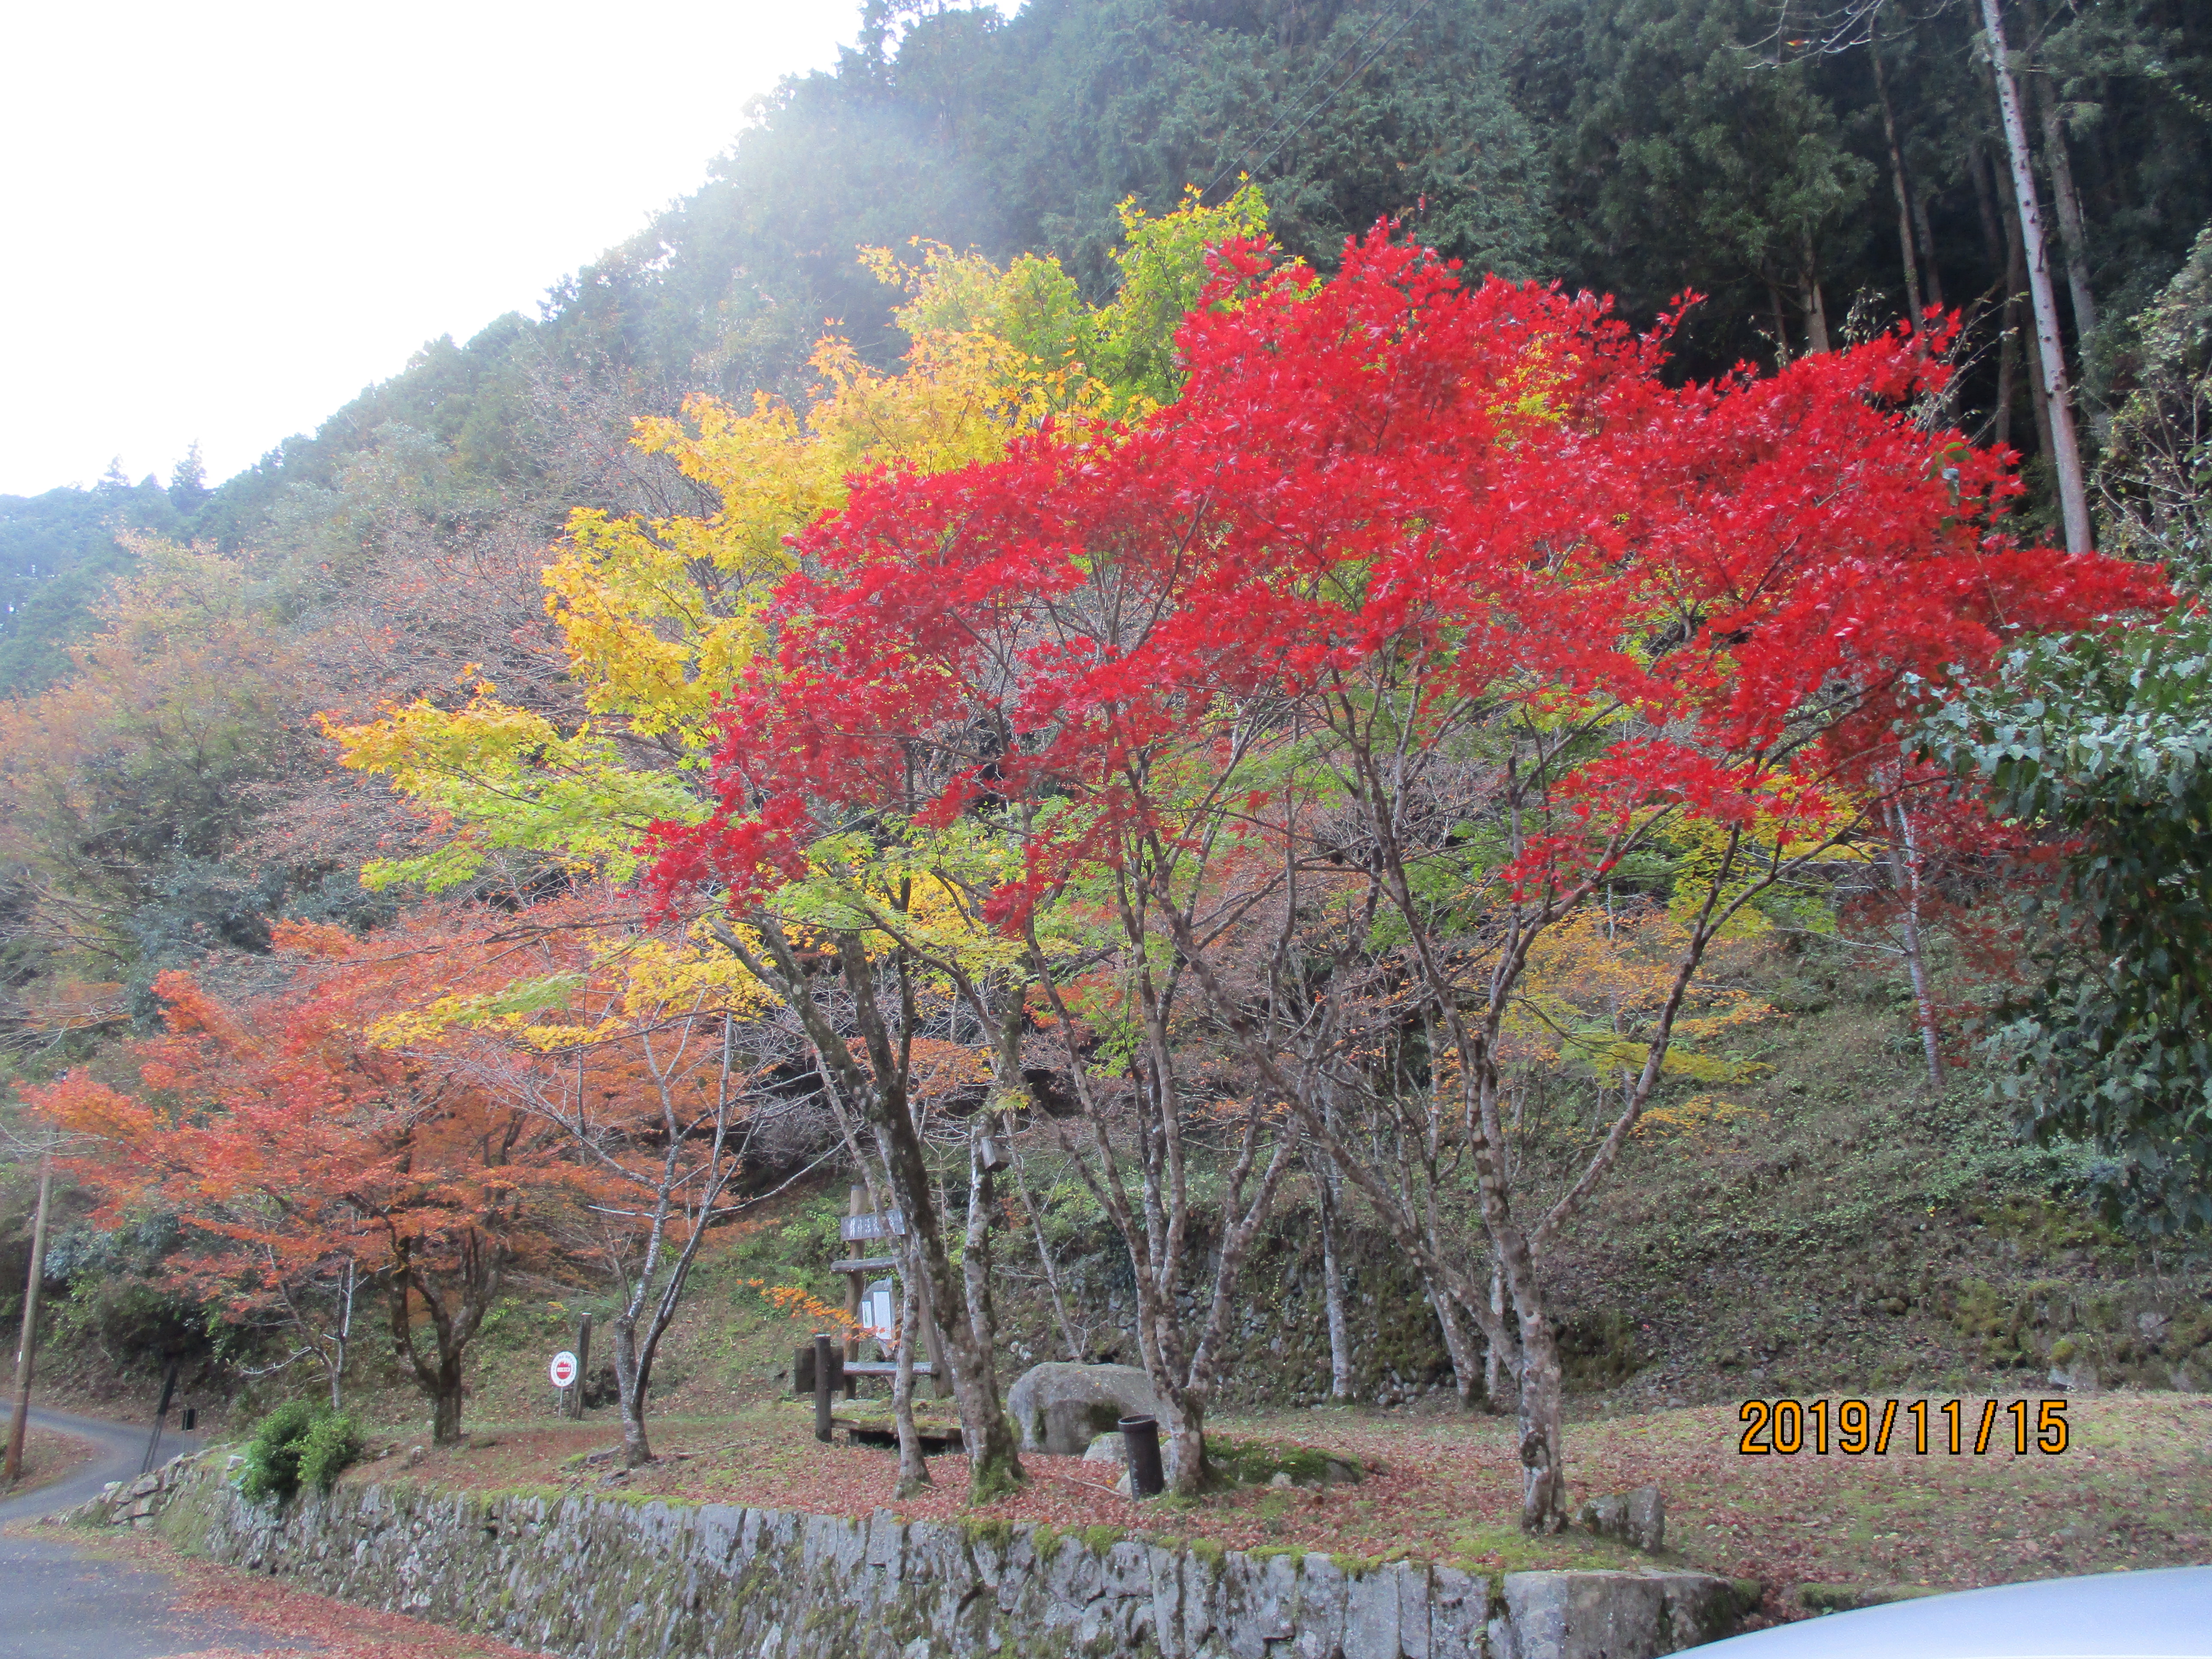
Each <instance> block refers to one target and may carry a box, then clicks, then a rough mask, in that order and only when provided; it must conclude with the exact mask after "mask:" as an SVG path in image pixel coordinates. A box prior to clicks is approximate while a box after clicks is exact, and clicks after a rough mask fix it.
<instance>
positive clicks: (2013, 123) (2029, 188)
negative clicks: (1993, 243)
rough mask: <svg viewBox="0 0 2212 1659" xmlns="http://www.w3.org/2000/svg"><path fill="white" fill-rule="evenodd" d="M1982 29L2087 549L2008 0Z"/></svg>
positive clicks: (2065, 488)
mask: <svg viewBox="0 0 2212 1659" xmlns="http://www.w3.org/2000/svg"><path fill="white" fill-rule="evenodd" d="M1981 3H1982V27H1983V29H1984V32H1985V33H1986V34H1987V36H1988V41H1989V49H1990V74H1991V76H1992V77H1993V78H1994V79H1995V81H1996V90H1997V108H1998V110H1999V112H2001V113H2002V116H2003V118H2004V134H2005V151H2006V155H2007V156H2008V159H2009V161H2010V162H2011V164H2012V182H2013V197H2014V200H2015V202H2016V203H2017V204H2018V205H2019V210H2020V230H2021V239H2022V240H2023V241H2024V242H2025V243H2026V245H2027V291H2028V296H2029V298H2030V300H2031V301H2033V307H2034V312H2035V337H2036V344H2037V348H2038V355H2039V356H2040V358H2041V359H2042V362H2041V365H2040V367H2041V369H2042V375H2041V384H2042V386H2043V390H2044V396H2045V401H2046V403H2047V404H2048V405H2049V418H2050V422H2051V462H2052V465H2053V466H2054V467H2055V469H2056V470H2057V475H2058V505H2059V512H2060V515H2061V516H2062V517H2063V520H2065V525H2066V550H2067V551H2068V552H2069V553H2076V554H2079V553H2087V552H2088V551H2090V550H2091V549H2092V547H2093V541H2092V538H2091V536H2090V531H2089V496H2088V491H2087V487H2086V486H2085V484H2084V483H2083V481H2082V477H2081V447H2080V445H2079V443H2078V442H2077V441H2075V433H2074V409H2073V399H2072V395H2071V393H2070V392H2069V390H2068V387H2067V384H2066V358H2065V349H2064V346H2063V343H2062V341H2061V340H2060V337H2059V332H2058V303H2057V298H2056V297H2055V296H2054V295H2053V294H2052V292H2051V256H2050V252H2049V250H2048V248H2047V246H2046V245H2045V238H2044V234H2043V215H2042V211H2041V210H2040V209H2039V207H2038V205H2037V204H2036V199H2035V166H2034V157H2033V155H2032V154H2031V153H2030V151H2029V149H2028V143H2027V123H2026V121H2025V120H2024V119H2023V118H2022V117H2021V100H2020V88H2019V86H2018V85H2017V84H2016V83H2015V81H2014V79H2013V72H2012V64H2011V63H2010V61H2009V60H2008V53H2007V48H2006V46H2005V37H2004V17H2003V15H2002V0H1981Z"/></svg>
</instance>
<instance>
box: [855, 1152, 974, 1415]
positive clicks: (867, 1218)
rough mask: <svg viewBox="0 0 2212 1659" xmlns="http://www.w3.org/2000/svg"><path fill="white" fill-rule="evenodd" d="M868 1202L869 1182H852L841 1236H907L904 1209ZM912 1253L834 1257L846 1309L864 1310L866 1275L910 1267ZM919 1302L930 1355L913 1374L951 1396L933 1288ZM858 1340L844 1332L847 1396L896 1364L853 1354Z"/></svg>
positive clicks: (863, 1243) (863, 1241)
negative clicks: (879, 1208) (872, 1206)
mask: <svg viewBox="0 0 2212 1659" xmlns="http://www.w3.org/2000/svg"><path fill="white" fill-rule="evenodd" d="M866 1202H867V1189H866V1188H863V1187H854V1188H852V1189H851V1190H850V1191H849V1193H848V1194H847V1203H848V1210H849V1213H848V1214H847V1215H846V1217H845V1218H844V1219H843V1220H842V1221H841V1222H839V1223H838V1224H837V1233H838V1237H840V1238H841V1239H842V1241H843V1242H844V1243H846V1244H848V1245H854V1246H859V1247H860V1248H862V1249H866V1247H867V1246H869V1245H871V1244H877V1245H878V1249H880V1248H881V1246H880V1244H878V1241H879V1240H883V1241H889V1240H896V1239H902V1238H904V1237H906V1217H905V1215H904V1214H902V1212H899V1211H897V1210H885V1211H884V1212H881V1213H880V1214H878V1213H873V1212H868V1211H866V1210H864V1209H862V1208H861V1206H863V1205H864V1204H866ZM910 1255H912V1252H911V1251H900V1252H898V1253H896V1254H885V1255H854V1256H851V1257H848V1258H847V1259H845V1260H842V1261H833V1262H831V1263H830V1264H829V1270H830V1271H831V1272H832V1273H842V1274H844V1275H845V1287H846V1288H845V1310H846V1311H847V1312H848V1313H850V1314H853V1315H854V1316H858V1314H859V1312H860V1304H861V1298H862V1297H864V1296H865V1295H866V1279H867V1276H868V1275H869V1274H870V1273H906V1272H907V1271H908V1267H907V1261H908V1256H910ZM915 1302H916V1304H917V1305H918V1306H919V1308H920V1310H921V1318H920V1320H919V1321H918V1323H919V1324H920V1325H921V1333H920V1334H921V1348H922V1352H923V1353H924V1354H925V1355H927V1362H926V1363H925V1364H919V1365H916V1366H915V1368H914V1369H915V1375H916V1376H927V1377H928V1378H929V1391H930V1392H931V1393H932V1394H933V1395H936V1397H937V1398H938V1399H939V1400H944V1399H947V1398H949V1397H950V1396H951V1393H952V1378H951V1374H950V1373H949V1372H947V1371H946V1370H945V1351H944V1346H943V1344H942V1343H941V1342H940V1341H939V1338H938V1334H937V1321H936V1318H935V1317H934V1316H933V1314H932V1312H931V1309H930V1297H929V1291H928V1287H927V1285H924V1286H922V1287H921V1295H920V1296H919V1297H916V1298H915ZM902 1340H911V1339H902ZM859 1349H860V1335H859V1333H857V1332H854V1333H853V1334H849V1335H848V1337H847V1338H846V1343H845V1352H846V1355H847V1358H848V1364H847V1367H846V1370H845V1389H846V1393H847V1395H848V1397H853V1396H857V1395H858V1394H859V1393H860V1377H862V1376H881V1375H888V1374H889V1373H890V1370H892V1369H893V1368H892V1366H891V1365H890V1364H884V1363H881V1362H878V1361H872V1360H858V1359H855V1358H853V1356H854V1355H855V1354H857V1352H859Z"/></svg>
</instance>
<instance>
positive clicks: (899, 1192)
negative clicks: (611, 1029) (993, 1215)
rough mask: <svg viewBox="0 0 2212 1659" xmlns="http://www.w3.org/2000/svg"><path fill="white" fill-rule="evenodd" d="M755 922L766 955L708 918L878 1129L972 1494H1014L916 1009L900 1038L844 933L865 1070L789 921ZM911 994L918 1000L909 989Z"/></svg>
mask: <svg viewBox="0 0 2212 1659" xmlns="http://www.w3.org/2000/svg"><path fill="white" fill-rule="evenodd" d="M752 920H753V924H754V926H755V927H757V928H758V929H759V932H760V936H761V940H762V943H763V945H765V946H766V954H765V956H763V954H762V953H761V952H760V951H755V950H754V949H752V948H751V947H750V946H749V945H747V944H746V943H745V942H744V940H743V939H739V938H738V936H737V934H735V933H732V931H731V930H730V929H729V927H727V926H726V925H725V924H724V923H723V922H722V921H720V918H719V917H714V918H710V920H709V921H708V927H709V928H710V930H711V931H712V932H713V933H714V938H715V939H716V941H717V942H718V943H720V945H722V947H723V948H724V949H725V950H726V951H729V952H730V953H731V954H732V956H734V957H737V958H738V960H739V961H740V962H743V963H744V964H745V966H746V968H747V969H749V970H750V972H751V973H752V974H753V975H754V976H755V977H757V978H758V979H759V980H760V981H761V982H762V983H763V984H765V985H767V986H769V987H770V988H771V989H773V990H774V991H775V993H776V994H777V995H779V996H781V998H782V999H783V1000H785V1002H786V1003H787V1004H788V1005H789V1006H790V1007H791V1008H792V1010H793V1012H795V1013H796V1014H797V1015H798V1016H799V1022H800V1024H801V1025H802V1026H803V1027H804V1029H805V1032H806V1040H807V1044H808V1046H809V1047H810V1048H812V1049H813V1051H814V1057H815V1060H816V1063H817V1064H818V1065H819V1066H821V1067H822V1069H823V1072H824V1073H825V1074H828V1075H829V1076H831V1077H833V1078H834V1079H835V1081H836V1086H837V1087H839V1088H841V1089H842V1090H843V1091H845V1093H846V1095H847V1097H848V1098H849V1099H852V1100H854V1101H858V1102H859V1103H860V1104H861V1106H862V1108H863V1109H864V1111H865V1113H866V1117H867V1120H868V1123H869V1126H870V1127H871V1128H872V1129H873V1131H874V1132H875V1135H876V1140H877V1145H878V1147H879V1148H880V1149H881V1151H882V1153H883V1159H884V1173H885V1174H886V1175H887V1176H889V1177H890V1183H891V1193H892V1195H893V1196H894V1197H896V1199H897V1200H898V1205H899V1208H900V1209H901V1210H902V1212H904V1214H905V1216H906V1225H907V1234H908V1249H909V1250H911V1251H912V1252H913V1260H914V1263H915V1268H916V1269H917V1271H918V1273H919V1274H920V1276H921V1295H922V1296H924V1297H927V1301H928V1304H929V1307H930V1310H931V1311H932V1313H933V1315H934V1316H935V1319H936V1326H937V1333H938V1340H939V1344H940V1345H941V1358H942V1359H943V1361H944V1363H945V1367H946V1368H947V1369H948V1370H951V1374H952V1392H953V1395H954V1397H955V1399H956V1400H957V1401H958V1402H959V1407H960V1432H961V1438H962V1440H963V1442H964V1443H965V1444H966V1446H967V1449H968V1496H969V1502H971V1503H975V1504H987V1503H989V1502H990V1501H991V1500H992V1499H993V1498H1000V1497H1003V1496H1005V1495H1006V1493H1007V1492H1011V1491H1012V1490H1013V1489H1014V1488H1015V1487H1016V1486H1018V1485H1019V1484H1020V1482H1021V1481H1022V1480H1024V1478H1025V1474H1024V1470H1023V1468H1022V1460H1021V1448H1020V1445H1019V1443H1018V1441H1017V1440H1016V1439H1015V1437H1014V1433H1013V1425H1012V1423H1011V1422H1010V1421H1008V1419H1007V1417H1006V1408H1005V1407H1004V1406H1003V1405H1002V1404H1001V1403H1000V1397H999V1378H998V1374H997V1371H996V1370H995V1369H994V1364H993V1360H994V1356H993V1355H992V1353H991V1352H990V1350H989V1349H988V1348H987V1347H985V1346H982V1344H981V1342H980V1341H979V1340H977V1336H976V1333H975V1331H973V1330H972V1329H971V1328H970V1327H969V1321H968V1316H967V1311H966V1310H965V1308H964V1307H963V1305H962V1304H963V1300H964V1298H963V1297H962V1295H961V1294H960V1291H959V1290H958V1289H957V1286H956V1283H955V1280H954V1278H953V1272H952V1258H951V1252H950V1251H948V1250H947V1249H945V1231H944V1226H943V1222H942V1218H941V1216H940V1214H939V1209H938V1204H937V1194H936V1192H935V1189H934V1187H933V1182H932V1181H931V1178H930V1173H929V1164H928V1160H927V1158H925V1157H924V1156H923V1153H922V1147H921V1134H920V1133H919V1132H918V1131H917V1130H916V1128H915V1121H914V1111H913V1107H912V1105H911V1103H910V1101H909V1099H908V1095H907V1091H906V1072H905V1068H904V1066H902V1064H901V1061H900V1055H901V1053H902V1037H903V1036H904V1035H906V1034H908V1033H910V1031H911V1029H912V1026H911V1018H910V1013H911V1011H910V1008H908V1009H903V1010H902V1012H903V1014H904V1015H905V1016H906V1017H905V1018H902V1028H901V1034H900V1035H899V1036H895V1035H894V1034H893V1032H892V1030H891V1028H890V1025H889V1024H887V1023H886V1022H885V1020H884V1009H883V1005H882V1003H881V1002H880V1001H879V1000H878V996H877V992H876V973H875V969H874V967H873V966H872V964H871V963H870V962H869V960H868V956H867V951H866V949H865V948H864V947H863V945H862V944H861V941H860V935H859V934H857V933H839V934H836V935H835V938H836V947H837V955H838V960H839V961H840V962H841V963H842V965H843V967H844V970H845V984H846V987H847V989H848V991H849V992H850V993H851V994H852V997H853V1010H854V1022H855V1024H857V1025H858V1026H859V1027H860V1036H861V1040H862V1042H863V1043H864V1045H865V1046H866V1050H867V1054H868V1066H867V1069H866V1070H865V1071H864V1070H862V1069H861V1067H860V1063H859V1062H858V1060H855V1059H854V1054H853V1051H852V1048H851V1047H850V1046H849V1045H848V1042H846V1040H845V1037H844V1036H843V1034H842V1033H841V1032H840V1031H839V1030H837V1028H836V1025H835V1024H833V1023H832V1022H831V1021H830V1019H829V1016H828V1014H827V1013H825V1012H823V1008H822V1006H821V1005H820V1004H819V1003H818V1002H817V1001H816V1000H815V998H814V994H813V992H812V989H811V981H810V979H809V977H808V975H807V974H806V972H805V969H802V968H801V967H800V966H799V958H798V956H797V955H796V953H795V952H794V951H793V949H792V946H791V941H790V940H789V939H788V938H787V937H786V936H785V933H784V931H783V927H782V925H781V923H780V922H779V921H777V920H776V918H775V916H774V915H769V914H767V913H765V912H760V913H756V915H754V917H753V918H752ZM910 1001H911V998H910V996H908V995H905V994H902V1003H910Z"/></svg>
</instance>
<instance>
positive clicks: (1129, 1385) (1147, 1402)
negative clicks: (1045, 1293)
mask: <svg viewBox="0 0 2212 1659" xmlns="http://www.w3.org/2000/svg"><path fill="white" fill-rule="evenodd" d="M1006 1410H1007V1411H1008V1412H1009V1413H1012V1417H1013V1419H1014V1424H1015V1426H1016V1427H1017V1428H1018V1429H1019V1430H1020V1431H1021V1437H1022V1449H1023V1450H1024V1451H1033V1452H1045V1453H1048V1454H1049V1455H1053V1456H1057V1457H1080V1456H1082V1455H1083V1454H1084V1453H1085V1451H1087V1450H1089V1449H1090V1447H1091V1441H1092V1439H1093V1438H1094V1437H1097V1436H1098V1435H1102V1434H1111V1433H1113V1432H1114V1431H1115V1430H1116V1429H1117V1428H1118V1427H1120V1425H1121V1419H1123V1418H1125V1417H1158V1416H1159V1415H1160V1397H1159V1395H1158V1394H1157V1393H1155V1392H1154V1391H1153V1389H1152V1378H1151V1377H1149V1376H1146V1375H1145V1374H1144V1372H1143V1371H1141V1370H1138V1369H1137V1367H1135V1366H1134V1365H1070V1364H1063V1363H1060V1362H1057V1361H1051V1362H1048V1363H1046V1364H1042V1365H1032V1366H1030V1368H1029V1370H1025V1371H1024V1372H1023V1373H1022V1374H1021V1376H1019V1377H1018V1378H1016V1379H1015V1382H1014V1386H1013V1387H1012V1389H1010V1390H1008V1392H1007V1395H1006Z"/></svg>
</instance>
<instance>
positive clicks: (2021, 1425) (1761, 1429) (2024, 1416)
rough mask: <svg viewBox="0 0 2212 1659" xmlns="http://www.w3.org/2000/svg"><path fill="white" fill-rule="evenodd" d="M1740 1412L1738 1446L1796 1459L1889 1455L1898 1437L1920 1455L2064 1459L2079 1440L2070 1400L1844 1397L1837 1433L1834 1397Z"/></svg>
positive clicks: (1746, 1406)
mask: <svg viewBox="0 0 2212 1659" xmlns="http://www.w3.org/2000/svg"><path fill="white" fill-rule="evenodd" d="M2031 1410H2033V1413H2034V1425H2033V1433H2031V1432H2030V1429H2029V1416H2028V1414H2029V1413H2030V1411H2031ZM1736 1415H1737V1418H1738V1419H1739V1420H1740V1421H1741V1422H1742V1424H1743V1425H1744V1431H1743V1438H1742V1439H1741V1440H1740V1441H1738V1442H1737V1443H1736V1450H1738V1451H1739V1452H1741V1454H1742V1455H1744V1456H1746V1457H1795V1456H1796V1455H1797V1454H1798V1453H1800V1452H1805V1451H1809V1452H1811V1453H1812V1454H1813V1455H1814V1456H1815V1457H1826V1456H1828V1455H1831V1454H1832V1453H1834V1454H1840V1455H1843V1456H1845V1457H1865V1456H1869V1455H1871V1456H1875V1457H1886V1456H1887V1455H1889V1453H1890V1450H1891V1443H1892V1441H1893V1439H1894V1440H1895V1442H1896V1449H1897V1450H1898V1451H1899V1452H1903V1451H1905V1449H1907V1448H1908V1447H1909V1448H1910V1449H1911V1452H1912V1454H1913V1455H1915V1456H1919V1457H1925V1456H1927V1455H1929V1448H1930V1447H1931V1446H1932V1447H1934V1448H1936V1449H1937V1450H1939V1451H1943V1452H1948V1454H1949V1455H1951V1456H1953V1457H1960V1456H1963V1455H1966V1451H1967V1449H1969V1448H1970V1447H1971V1448H1972V1452H1973V1455H1975V1456H1977V1457H1986V1456H1987V1455H1989V1454H1990V1452H1991V1451H2008V1452H2010V1453H2011V1454H2012V1455H2014V1456H2015V1457H2026V1456H2027V1455H2029V1454H2031V1453H2040V1454H2041V1455H2044V1456H2045V1457H2056V1456H2057V1455H2059V1454H2060V1453H2061V1452H2063V1451H2064V1450H2065V1449H2066V1448H2067V1446H2068V1445H2069V1443H2070V1440H2069V1435H2068V1432H2067V1427H2066V1401H2063V1400H2036V1401H2027V1400H2014V1401H2005V1402H2000V1401H1995V1400H1984V1401H1982V1402H1981V1409H1980V1411H1979V1412H1978V1413H1976V1412H1973V1411H1972V1410H1971V1409H1969V1408H1968V1407H1967V1403H1966V1401H1959V1400H1946V1401H1943V1402H1942V1404H1940V1405H1932V1404H1931V1403H1930V1402H1929V1401H1925V1400H1907V1401H1898V1400H1885V1401H1881V1406H1880V1409H1879V1411H1878V1412H1877V1410H1876V1407H1875V1403H1874V1402H1873V1401H1866V1400H1839V1401H1834V1402H1833V1417H1834V1432H1833V1434H1832V1435H1831V1433H1830V1421H1829V1419H1830V1415H1831V1402H1830V1401H1826V1400H1802V1401H1801V1400H1747V1401H1744V1402H1743V1406H1742V1408H1741V1410H1740V1411H1739V1412H1738V1413H1736Z"/></svg>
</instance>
